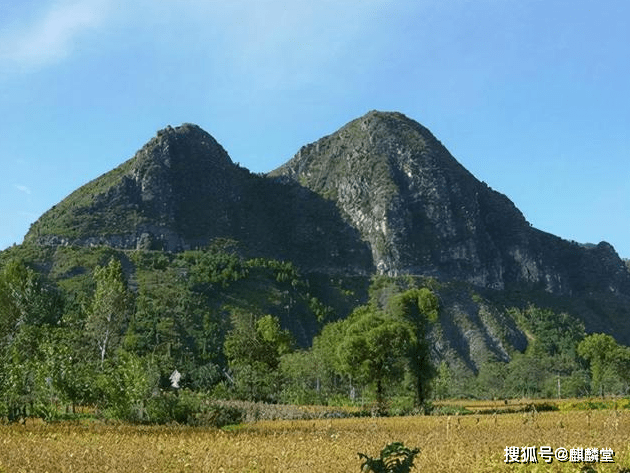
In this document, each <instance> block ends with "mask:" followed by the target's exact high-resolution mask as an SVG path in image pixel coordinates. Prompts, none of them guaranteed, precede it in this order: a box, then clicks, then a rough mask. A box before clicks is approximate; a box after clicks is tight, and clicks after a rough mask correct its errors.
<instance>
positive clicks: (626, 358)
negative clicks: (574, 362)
mask: <svg viewBox="0 0 630 473" xmlns="http://www.w3.org/2000/svg"><path fill="white" fill-rule="evenodd" d="M577 352H578V354H579V355H580V356H581V357H583V358H584V359H586V360H588V361H589V362H590V370H591V388H592V392H593V394H604V392H605V391H608V392H610V391H611V388H612V387H613V386H614V385H615V384H616V382H618V380H619V379H621V380H623V382H624V383H626V387H627V386H628V384H629V383H630V379H629V377H630V374H628V368H630V349H629V348H628V347H625V346H620V345H618V344H617V342H616V341H615V339H614V338H613V337H611V336H610V335H607V334H603V333H593V334H591V335H588V336H587V337H585V338H584V340H582V341H581V342H580V343H579V345H578V346H577Z"/></svg>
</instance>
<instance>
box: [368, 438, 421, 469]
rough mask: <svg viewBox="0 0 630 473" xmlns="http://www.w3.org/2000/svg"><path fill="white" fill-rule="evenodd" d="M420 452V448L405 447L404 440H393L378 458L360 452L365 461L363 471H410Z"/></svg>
mask: <svg viewBox="0 0 630 473" xmlns="http://www.w3.org/2000/svg"><path fill="white" fill-rule="evenodd" d="M418 453H420V449H419V448H414V449H413V450H412V449H410V448H408V447H405V445H404V444H403V443H402V442H393V443H390V444H389V445H387V446H386V447H385V448H383V450H381V455H380V456H379V457H378V458H371V457H369V456H367V455H366V454H364V453H359V458H362V459H363V460H364V461H363V463H362V464H361V471H363V472H373V473H409V472H410V471H411V469H412V468H413V461H414V458H415V457H416V455H417V454H418Z"/></svg>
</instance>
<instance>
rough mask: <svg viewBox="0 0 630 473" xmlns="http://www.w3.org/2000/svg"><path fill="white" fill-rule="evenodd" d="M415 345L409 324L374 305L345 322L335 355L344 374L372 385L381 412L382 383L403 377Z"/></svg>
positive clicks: (383, 400) (383, 399)
mask: <svg viewBox="0 0 630 473" xmlns="http://www.w3.org/2000/svg"><path fill="white" fill-rule="evenodd" d="M416 345H417V339H416V334H415V331H414V328H413V326H412V325H411V324H410V323H409V322H408V321H406V320H404V319H402V318H399V317H395V316H393V315H390V314H387V313H385V312H383V311H379V310H377V309H376V308H375V307H373V306H361V307H359V308H357V309H355V311H354V312H353V313H352V314H351V315H350V317H349V318H348V319H347V321H346V327H345V331H344V337H343V339H342V341H341V344H340V345H339V347H338V350H337V354H338V357H339V360H340V361H341V366H342V369H343V370H344V372H346V373H348V374H350V375H351V376H352V377H353V378H354V379H356V380H357V381H359V382H364V383H374V384H375V386H376V402H377V405H378V408H379V410H380V411H381V412H383V411H384V410H385V396H384V383H385V382H387V381H388V380H392V379H397V378H398V379H399V378H400V377H401V376H402V374H403V372H404V368H405V364H406V363H405V361H406V357H408V356H409V354H410V353H413V352H414V351H415V347H416Z"/></svg>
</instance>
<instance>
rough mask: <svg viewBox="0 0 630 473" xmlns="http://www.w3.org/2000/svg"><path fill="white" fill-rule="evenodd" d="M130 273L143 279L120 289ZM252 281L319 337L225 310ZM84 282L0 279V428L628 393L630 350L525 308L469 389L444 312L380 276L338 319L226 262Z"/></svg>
mask: <svg viewBox="0 0 630 473" xmlns="http://www.w3.org/2000/svg"><path fill="white" fill-rule="evenodd" d="M124 264H133V265H135V267H136V268H143V269H144V271H136V272H135V273H134V274H135V276H134V278H135V279H134V280H128V278H127V274H131V273H130V272H128V271H127V272H126V271H125V270H124V267H123V265H124ZM253 273H258V274H265V275H266V276H267V277H268V278H270V279H272V280H273V281H274V284H279V285H281V286H282V287H283V288H286V290H285V291H284V292H281V293H280V294H281V295H282V294H284V295H283V296H282V297H287V298H288V299H287V300H288V302H287V304H291V303H292V302H291V301H293V300H297V299H299V298H301V300H302V301H303V304H302V306H301V307H302V308H301V309H300V310H303V311H305V310H308V311H311V312H312V313H313V316H314V317H315V318H316V319H317V320H318V321H319V323H320V330H319V333H318V335H317V336H316V337H315V338H314V340H313V343H312V345H311V346H310V347H308V348H299V347H298V346H297V344H296V341H295V339H294V336H293V335H292V334H291V332H290V331H289V330H288V329H286V328H283V327H282V324H281V320H280V318H279V317H277V316H274V315H270V314H267V313H262V312H260V310H257V308H256V306H255V300H254V301H253V302H252V304H251V305H250V306H247V305H243V304H232V303H231V302H230V301H231V300H232V299H234V293H233V292H230V290H231V288H232V287H233V286H234V287H236V285H237V283H238V282H239V281H241V282H248V283H251V284H253V283H252V282H251V279H252V278H251V276H252V274H253ZM81 281H82V283H81V285H80V287H74V286H69V285H65V286H64V285H63V284H62V283H61V282H54V281H53V280H51V279H49V278H47V277H45V276H43V275H42V274H40V273H39V272H37V271H35V270H34V269H33V268H32V267H31V266H29V264H27V263H26V262H25V261H24V260H21V259H19V258H14V259H9V260H7V261H5V262H4V264H3V265H2V267H1V268H0V417H4V418H7V419H9V420H18V419H23V418H25V417H26V416H32V415H36V416H40V417H44V418H55V417H59V416H64V415H67V416H70V415H73V413H74V415H78V414H77V413H78V412H79V411H80V410H81V409H80V408H84V407H85V406H90V407H91V408H92V409H93V410H95V411H97V412H98V413H99V415H102V416H106V417H112V418H120V419H126V420H131V421H140V422H166V421H169V420H174V419H175V420H178V421H187V420H190V418H191V415H193V414H195V413H197V414H198V413H199V412H201V411H203V410H204V407H203V406H206V407H205V409H206V410H207V409H208V408H207V406H208V404H207V403H205V401H206V400H207V399H212V398H222V399H226V398H227V399H242V400H248V401H262V402H269V403H294V404H329V405H335V404H349V403H357V404H359V403H363V404H365V403H368V404H370V403H371V405H373V406H374V411H375V412H376V413H379V414H385V413H387V412H388V411H390V412H396V409H398V410H399V411H401V412H402V411H405V412H412V411H416V412H427V411H428V410H429V409H430V401H431V399H435V398H446V397H463V396H476V397H513V396H530V397H532V396H549V395H553V396H555V395H560V396H579V395H592V394H611V393H626V392H627V389H628V385H629V384H630V379H629V378H628V373H630V369H629V368H630V349H629V348H628V347H624V346H621V345H619V344H617V342H616V341H615V340H614V339H613V338H612V337H611V336H609V335H604V334H591V335H588V336H587V335H586V334H585V333H584V327H583V325H581V324H580V323H579V322H578V321H577V320H575V319H574V318H572V317H571V316H569V315H568V314H564V313H562V314H556V313H554V312H552V311H549V310H543V309H539V308H536V307H533V306H530V307H528V308H526V309H521V310H518V309H511V311H510V314H509V315H510V316H511V317H512V318H513V319H514V320H516V321H517V322H518V324H519V326H521V327H522V328H523V329H524V330H526V332H527V333H528V334H529V335H530V340H529V344H528V347H527V349H526V350H525V351H524V352H523V353H520V352H514V353H512V354H511V361H510V362H509V363H505V362H501V361H496V360H488V362H486V363H484V364H482V365H481V366H480V367H479V369H478V372H477V373H475V374H474V375H472V374H465V375H464V374H462V373H460V372H458V371H457V367H456V366H450V365H449V364H448V363H446V362H445V361H443V362H441V363H435V362H434V360H433V358H434V357H432V352H431V343H430V337H429V333H430V332H431V331H432V330H434V329H435V327H436V325H437V324H439V315H440V303H439V298H438V297H437V295H436V293H435V291H434V290H432V289H431V288H429V287H426V286H422V285H421V284H418V282H417V281H416V280H414V279H413V278H406V279H405V278H403V279H402V280H398V281H393V280H390V279H388V278H384V277H379V278H375V279H374V280H373V283H372V286H371V289H370V297H369V300H368V301H367V302H366V303H365V304H362V305H360V306H358V307H356V308H355V309H354V310H353V311H352V312H351V313H350V315H349V316H348V317H346V318H344V319H340V320H336V319H335V317H334V314H332V312H331V309H330V308H329V307H327V306H325V304H323V303H322V302H321V301H319V300H318V299H317V298H316V297H314V296H313V295H312V294H310V293H309V291H308V283H307V282H305V281H304V280H303V279H302V278H301V276H300V274H299V272H298V271H297V270H296V268H295V267H294V266H293V265H292V264H291V263H287V262H280V261H275V260H268V259H260V258H259V259H253V260H245V259H243V258H241V257H239V256H238V255H237V254H236V253H234V252H230V251H227V250H226V249H225V248H209V249H206V250H203V251H202V250H197V251H189V252H184V253H182V254H178V255H165V254H161V253H151V252H140V251H138V252H134V253H133V254H132V255H130V257H129V260H128V261H123V260H121V258H117V257H114V256H112V257H111V258H110V259H109V260H107V261H103V262H102V263H101V264H98V265H96V266H95V267H94V270H93V271H92V272H91V273H90V274H89V275H86V276H85V277H83V278H82V279H81ZM246 287H247V286H246V285H243V286H239V287H238V290H239V291H244V290H245V289H244V288H246ZM270 287H272V286H270ZM273 287H276V289H277V286H273ZM273 287H272V289H269V291H270V292H271V293H272V294H271V296H273V297H280V296H278V291H277V290H276V289H273ZM259 289H260V287H258V286H254V287H253V289H252V288H250V289H248V290H249V291H250V293H251V294H256V295H258V290H259ZM274 291H275V292H274ZM251 294H250V295H251ZM271 296H270V297H271ZM287 307H289V305H287ZM175 372H177V373H178V374H179V375H180V376H181V380H180V381H179V382H177V383H174V382H173V377H172V376H173V374H174V373H175ZM204 403H205V404H204Z"/></svg>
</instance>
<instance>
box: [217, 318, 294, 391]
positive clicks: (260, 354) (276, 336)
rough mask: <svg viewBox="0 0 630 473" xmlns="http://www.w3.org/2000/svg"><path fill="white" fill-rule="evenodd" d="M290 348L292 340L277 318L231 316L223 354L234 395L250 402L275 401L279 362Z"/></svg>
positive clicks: (279, 378) (278, 385)
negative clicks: (230, 327) (229, 371)
mask: <svg viewBox="0 0 630 473" xmlns="http://www.w3.org/2000/svg"><path fill="white" fill-rule="evenodd" d="M292 347H293V339H292V337H291V335H290V333H289V332H288V331H287V330H283V329H282V328H281V327H280V321H279V319H278V318H277V317H274V316H271V315H265V316H262V317H260V318H258V317H256V316H254V315H253V314H234V315H233V317H232V329H231V330H230V331H229V332H228V334H227V336H226V338H225V344H224V353H225V356H226V358H227V360H228V366H229V368H230V370H231V372H232V374H231V379H232V381H233V389H234V391H235V393H236V395H237V396H238V397H240V398H243V399H246V400H251V401H276V400H277V399H278V395H279V393H280V391H281V385H280V384H281V375H280V371H279V366H280V359H281V357H282V355H285V354H287V353H290V352H291V350H292Z"/></svg>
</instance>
